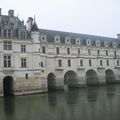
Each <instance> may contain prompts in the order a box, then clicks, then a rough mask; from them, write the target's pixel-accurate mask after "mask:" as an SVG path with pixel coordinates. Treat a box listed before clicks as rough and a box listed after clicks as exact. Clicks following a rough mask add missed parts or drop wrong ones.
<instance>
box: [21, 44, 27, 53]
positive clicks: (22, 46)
mask: <svg viewBox="0 0 120 120" xmlns="http://www.w3.org/2000/svg"><path fill="white" fill-rule="evenodd" d="M21 52H22V53H24V52H26V45H21Z"/></svg>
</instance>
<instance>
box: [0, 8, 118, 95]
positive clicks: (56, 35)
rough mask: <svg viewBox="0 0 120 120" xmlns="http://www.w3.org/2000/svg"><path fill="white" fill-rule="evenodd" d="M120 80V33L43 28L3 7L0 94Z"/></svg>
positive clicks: (100, 83) (37, 91) (0, 13)
mask: <svg viewBox="0 0 120 120" xmlns="http://www.w3.org/2000/svg"><path fill="white" fill-rule="evenodd" d="M119 81H120V35H119V34H118V38H108V37H100V36H94V35H87V34H78V33H70V32H61V31H53V30H45V29H38V26H37V24H36V22H35V20H33V18H32V17H29V18H28V21H27V26H25V24H24V21H21V20H20V19H19V18H18V17H16V16H14V10H9V11H8V15H2V12H1V9H0V95H1V96H3V95H4V96H7V95H22V94H31V93H39V92H47V91H48V90H49V89H66V88H68V87H83V86H88V85H105V84H108V83H118V82H119Z"/></svg>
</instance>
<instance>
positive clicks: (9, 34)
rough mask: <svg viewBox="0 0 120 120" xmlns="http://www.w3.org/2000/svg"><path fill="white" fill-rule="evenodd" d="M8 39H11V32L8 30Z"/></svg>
mask: <svg viewBox="0 0 120 120" xmlns="http://www.w3.org/2000/svg"><path fill="white" fill-rule="evenodd" d="M8 38H11V30H8Z"/></svg>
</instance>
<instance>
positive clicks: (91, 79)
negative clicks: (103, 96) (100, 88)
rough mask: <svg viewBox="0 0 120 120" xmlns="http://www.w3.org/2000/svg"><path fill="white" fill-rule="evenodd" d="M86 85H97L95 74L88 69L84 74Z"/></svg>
mask: <svg viewBox="0 0 120 120" xmlns="http://www.w3.org/2000/svg"><path fill="white" fill-rule="evenodd" d="M86 83H87V85H99V80H98V75H97V73H96V72H95V71H94V70H92V69H90V70H88V71H87V72H86Z"/></svg>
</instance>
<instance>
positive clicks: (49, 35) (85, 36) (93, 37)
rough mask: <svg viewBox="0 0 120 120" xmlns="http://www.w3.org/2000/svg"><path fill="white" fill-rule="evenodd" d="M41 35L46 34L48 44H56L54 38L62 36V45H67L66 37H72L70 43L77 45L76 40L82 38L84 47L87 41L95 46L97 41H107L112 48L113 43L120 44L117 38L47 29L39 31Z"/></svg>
mask: <svg viewBox="0 0 120 120" xmlns="http://www.w3.org/2000/svg"><path fill="white" fill-rule="evenodd" d="M39 32H40V34H44V35H46V36H47V41H48V42H54V37H55V36H56V35H58V36H60V41H61V43H65V37H70V41H71V43H72V44H75V39H76V38H80V40H81V44H82V45H84V44H85V42H86V40H87V39H90V40H91V42H92V45H94V44H95V41H96V40H99V41H100V42H101V43H102V44H103V43H104V42H105V41H106V42H108V45H109V46H111V45H112V43H113V42H116V43H117V45H119V44H120V40H118V39H117V38H110V37H103V36H96V35H88V34H80V33H72V32H64V31H55V30H47V29H39Z"/></svg>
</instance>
